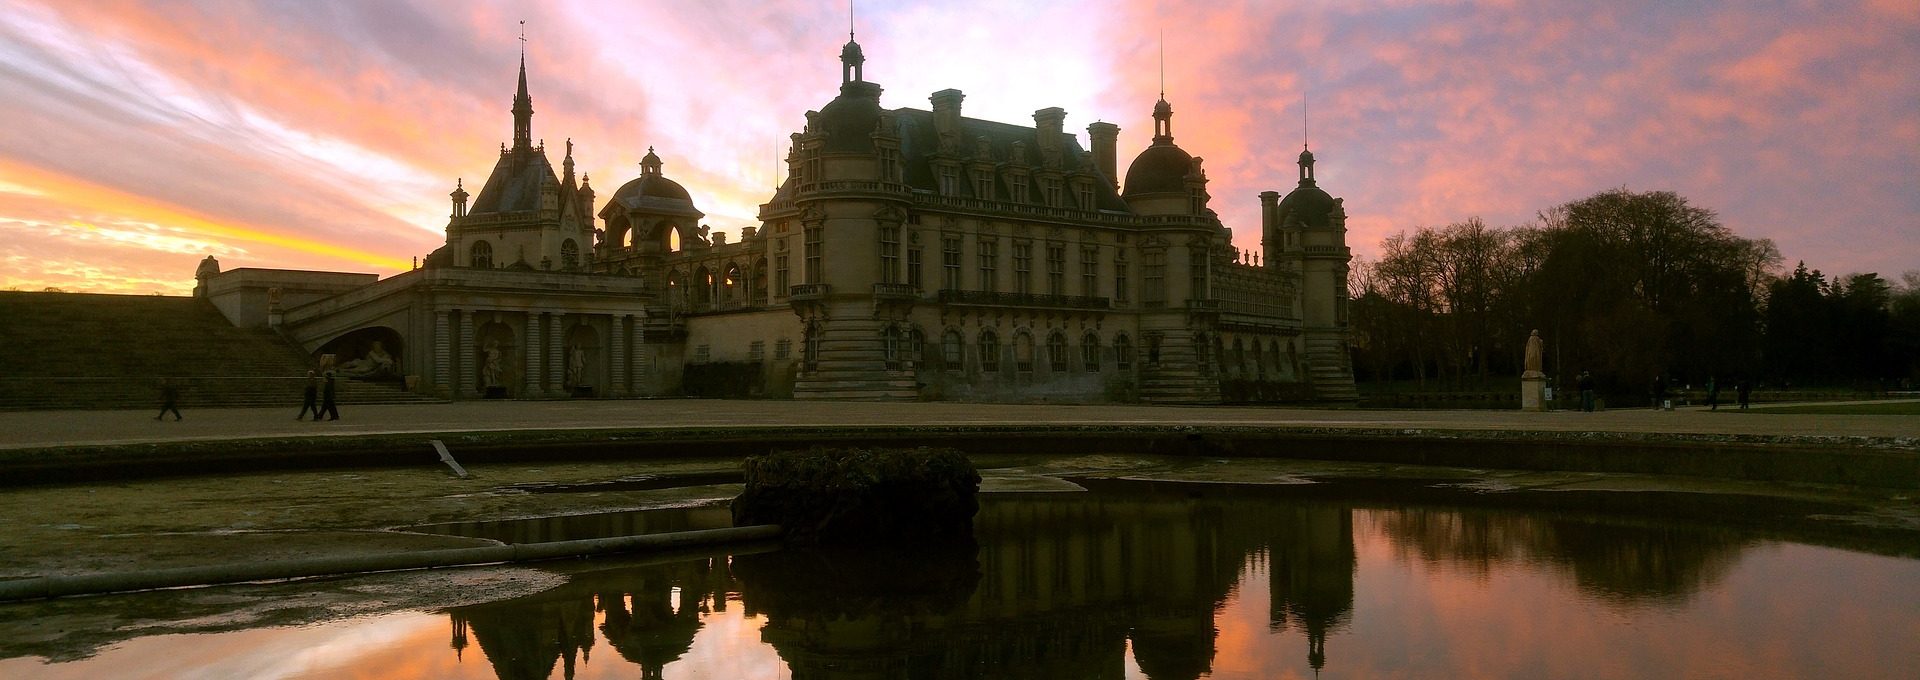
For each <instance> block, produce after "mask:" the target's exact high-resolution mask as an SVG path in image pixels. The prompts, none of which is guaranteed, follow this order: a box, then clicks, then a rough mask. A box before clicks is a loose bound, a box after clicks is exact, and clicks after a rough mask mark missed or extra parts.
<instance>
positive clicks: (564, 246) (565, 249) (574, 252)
mask: <svg viewBox="0 0 1920 680" xmlns="http://www.w3.org/2000/svg"><path fill="white" fill-rule="evenodd" d="M560 268H561V269H564V270H566V271H573V270H575V269H579V268H580V244H579V243H578V242H576V241H574V240H573V239H567V240H564V241H561V242H560Z"/></svg>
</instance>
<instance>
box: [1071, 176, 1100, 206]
mask: <svg viewBox="0 0 1920 680" xmlns="http://www.w3.org/2000/svg"><path fill="white" fill-rule="evenodd" d="M1075 188H1077V189H1079V193H1080V209H1081V210H1093V209H1096V208H1098V207H1099V206H1098V205H1095V204H1094V202H1093V183H1092V182H1081V183H1079V185H1077V186H1076V187H1075Z"/></svg>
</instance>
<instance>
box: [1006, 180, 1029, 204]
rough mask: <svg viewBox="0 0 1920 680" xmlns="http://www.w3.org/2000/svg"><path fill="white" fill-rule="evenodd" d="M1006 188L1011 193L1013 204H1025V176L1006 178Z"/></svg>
mask: <svg viewBox="0 0 1920 680" xmlns="http://www.w3.org/2000/svg"><path fill="white" fill-rule="evenodd" d="M1007 188H1008V189H1010V190H1011V191H1012V193H1013V202H1015V203H1025V202H1027V178H1026V176H1024V175H1013V176H1010V177H1008V178H1007Z"/></svg>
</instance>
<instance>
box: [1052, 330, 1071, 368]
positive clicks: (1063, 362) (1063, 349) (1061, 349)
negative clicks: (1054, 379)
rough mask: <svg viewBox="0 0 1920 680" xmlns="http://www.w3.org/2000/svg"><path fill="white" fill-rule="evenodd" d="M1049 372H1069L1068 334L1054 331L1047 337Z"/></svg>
mask: <svg viewBox="0 0 1920 680" xmlns="http://www.w3.org/2000/svg"><path fill="white" fill-rule="evenodd" d="M1047 370H1049V371H1053V372H1055V373H1065V372H1067V334H1066V333H1062V332H1060V331H1054V332H1053V334H1052V335H1049V336H1047Z"/></svg>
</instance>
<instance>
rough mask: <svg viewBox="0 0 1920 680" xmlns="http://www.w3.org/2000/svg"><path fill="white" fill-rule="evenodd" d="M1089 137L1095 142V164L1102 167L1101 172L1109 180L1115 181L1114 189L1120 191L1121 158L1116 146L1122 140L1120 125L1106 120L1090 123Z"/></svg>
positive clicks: (1088, 128) (1088, 127)
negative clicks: (1116, 151) (1117, 154)
mask: <svg viewBox="0 0 1920 680" xmlns="http://www.w3.org/2000/svg"><path fill="white" fill-rule="evenodd" d="M1087 139H1089V140H1091V141H1092V143H1093V166H1094V167H1096V168H1099V169H1100V174H1103V175H1106V176H1107V181H1108V182H1111V183H1113V190H1114V191H1119V190H1120V175H1119V174H1117V173H1118V172H1119V162H1120V159H1119V157H1118V156H1116V155H1115V150H1114V146H1115V145H1116V144H1117V143H1118V142H1119V140H1120V126H1118V125H1114V124H1113V123H1105V122H1102V123H1094V124H1092V125H1088V126H1087Z"/></svg>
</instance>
